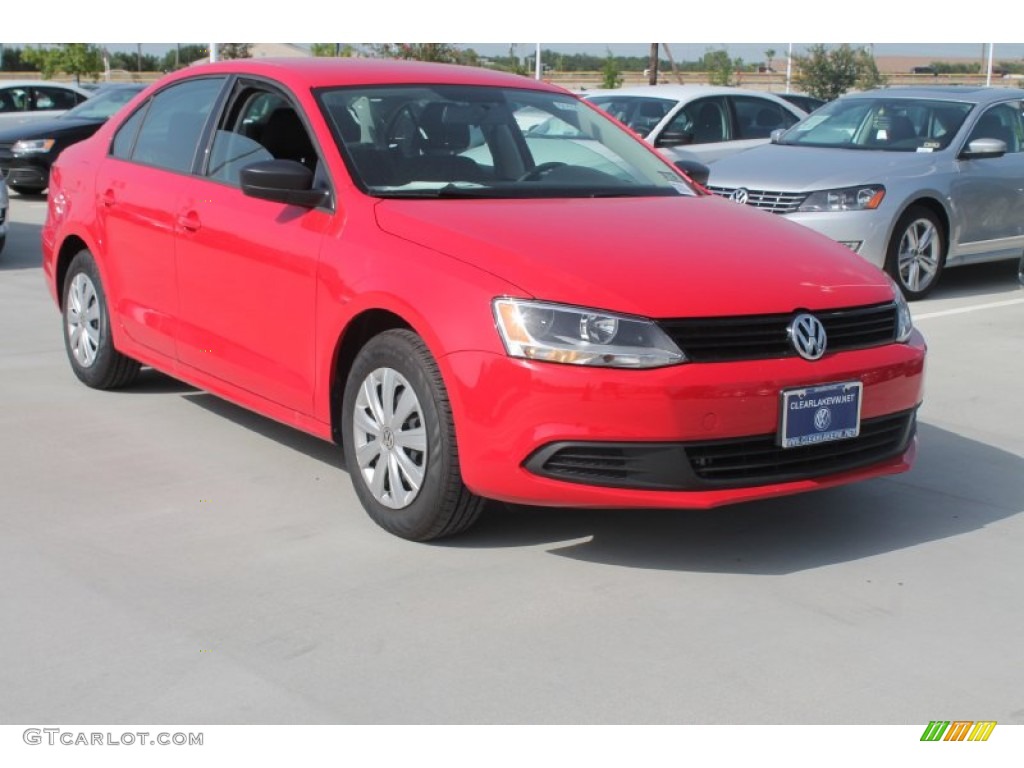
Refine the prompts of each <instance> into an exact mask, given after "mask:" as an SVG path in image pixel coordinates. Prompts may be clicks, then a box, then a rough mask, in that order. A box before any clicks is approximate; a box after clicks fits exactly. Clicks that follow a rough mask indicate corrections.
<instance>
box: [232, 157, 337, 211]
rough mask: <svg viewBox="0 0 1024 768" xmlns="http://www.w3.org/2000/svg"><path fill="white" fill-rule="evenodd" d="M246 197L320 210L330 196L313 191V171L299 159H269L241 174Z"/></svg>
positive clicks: (322, 191) (324, 191)
mask: <svg viewBox="0 0 1024 768" xmlns="http://www.w3.org/2000/svg"><path fill="white" fill-rule="evenodd" d="M240 176H241V181H242V194H245V195H248V196H249V197H258V198H260V199H261V200H272V201H273V202H275V203H284V204H286V205H300V206H302V207H303V208H316V207H317V206H319V205H324V204H326V203H327V201H328V199H329V195H330V193H329V192H328V191H327V190H326V189H313V172H312V171H311V170H309V168H307V167H306V166H304V165H303V164H302V163H298V162H296V161H295V160H265V161H263V162H260V163H252V164H251V165H247V166H245V168H243V169H242V172H241V174H240Z"/></svg>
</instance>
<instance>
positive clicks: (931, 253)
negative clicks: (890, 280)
mask: <svg viewBox="0 0 1024 768" xmlns="http://www.w3.org/2000/svg"><path fill="white" fill-rule="evenodd" d="M941 257H942V235H941V234H940V233H939V231H938V229H936V227H935V225H934V224H933V223H932V222H931V221H929V220H928V219H915V220H914V221H912V222H911V223H910V225H909V226H908V227H907V228H906V229H905V230H903V236H902V237H901V238H900V246H899V251H898V259H899V261H898V264H899V270H900V280H901V281H902V282H903V284H904V285H905V286H906V287H907V288H909V289H910V290H912V291H923V290H925V289H926V288H927V287H928V286H929V285H931V283H932V281H933V280H934V279H935V277H936V276H937V275H938V272H939V263H940V259H941Z"/></svg>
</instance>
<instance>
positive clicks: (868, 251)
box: [780, 209, 893, 267]
mask: <svg viewBox="0 0 1024 768" xmlns="http://www.w3.org/2000/svg"><path fill="white" fill-rule="evenodd" d="M780 215H781V216H783V218H786V219H788V220H789V221H793V222H796V223H797V224H801V225H802V226H805V227H807V228H808V229H813V230H814V231H815V232H820V233H821V234H823V235H825V237H828V238H830V239H832V240H835V241H836V242H838V243H859V244H860V245H859V246H857V247H856V248H854V250H855V251H856V252H857V253H858V254H860V255H861V256H863V257H864V258H865V259H867V260H868V261H870V262H871V263H872V264H874V265H875V266H876V267H883V266H884V265H885V255H886V251H887V250H888V248H889V232H890V230H891V229H892V224H893V222H892V219H891V218H890V217H889V216H888V215H886V213H885V212H884V211H883V210H881V209H879V210H875V211H841V212H836V213H827V212H821V213H786V214H780ZM848 247H849V246H848Z"/></svg>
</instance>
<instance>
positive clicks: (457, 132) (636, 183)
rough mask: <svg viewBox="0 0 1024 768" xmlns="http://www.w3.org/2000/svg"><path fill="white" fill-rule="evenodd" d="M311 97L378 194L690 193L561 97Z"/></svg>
mask: <svg viewBox="0 0 1024 768" xmlns="http://www.w3.org/2000/svg"><path fill="white" fill-rule="evenodd" d="M318 97H319V100H320V104H321V107H322V108H323V110H324V113H325V115H326V116H327V118H328V120H329V121H330V122H331V123H332V124H333V127H334V131H335V136H336V137H337V138H338V139H339V141H340V142H341V144H342V147H343V154H344V155H345V156H346V159H347V160H348V162H349V167H350V168H351V170H352V172H353V177H354V178H355V180H356V181H357V182H358V183H359V184H360V185H361V186H363V187H364V188H365V189H366V190H367V191H368V192H369V193H370V194H373V195H376V196H380V197H597V196H601V197H604V196H609V197H612V196H614V197H619V196H653V195H694V194H695V193H694V191H693V189H692V188H691V187H690V186H689V185H687V184H686V182H685V181H684V180H683V179H682V178H681V177H680V176H679V174H677V173H675V172H674V171H673V170H672V169H671V168H670V167H668V166H666V164H665V163H664V162H663V161H661V160H660V159H659V158H658V157H657V156H655V155H654V154H652V153H651V151H650V150H649V149H648V148H647V147H645V146H644V145H643V144H641V143H640V142H639V141H638V140H637V139H636V137H634V136H632V135H630V134H629V133H628V132H626V131H623V130H622V129H621V128H620V127H619V126H617V125H615V124H614V123H613V122H612V121H610V120H609V119H608V118H607V117H605V116H604V115H603V114H602V113H600V112H599V111H598V110H595V109H593V108H592V107H589V106H588V105H586V104H584V103H582V102H581V101H579V100H578V99H576V98H574V97H572V96H569V95H566V94H559V93H550V92H547V91H531V90H522V89H517V88H492V87H480V86H452V85H415V86H376V87H363V88H335V89H325V90H322V91H320V92H319V93H318ZM540 126H543V128H542V129H540V130H538V129H539V128H540Z"/></svg>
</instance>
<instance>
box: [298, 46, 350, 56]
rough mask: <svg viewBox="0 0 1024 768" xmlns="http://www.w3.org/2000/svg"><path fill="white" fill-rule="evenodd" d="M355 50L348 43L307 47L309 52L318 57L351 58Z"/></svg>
mask: <svg viewBox="0 0 1024 768" xmlns="http://www.w3.org/2000/svg"><path fill="white" fill-rule="evenodd" d="M355 50H356V49H355V48H353V47H352V46H351V45H349V44H348V43H345V44H344V45H342V44H341V43H312V44H311V45H310V46H309V52H310V53H312V54H313V55H314V56H320V57H333V56H352V55H353V54H354V53H355Z"/></svg>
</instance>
